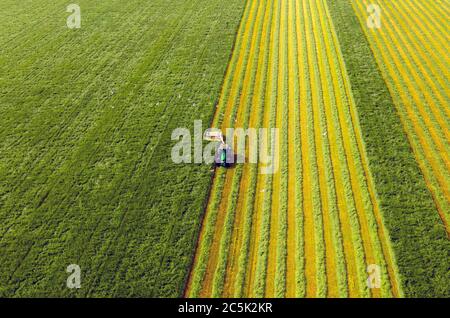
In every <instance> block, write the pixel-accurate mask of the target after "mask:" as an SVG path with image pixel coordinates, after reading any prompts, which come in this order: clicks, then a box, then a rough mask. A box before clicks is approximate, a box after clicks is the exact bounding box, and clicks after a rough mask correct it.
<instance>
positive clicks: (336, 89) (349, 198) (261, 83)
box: [186, 0, 450, 297]
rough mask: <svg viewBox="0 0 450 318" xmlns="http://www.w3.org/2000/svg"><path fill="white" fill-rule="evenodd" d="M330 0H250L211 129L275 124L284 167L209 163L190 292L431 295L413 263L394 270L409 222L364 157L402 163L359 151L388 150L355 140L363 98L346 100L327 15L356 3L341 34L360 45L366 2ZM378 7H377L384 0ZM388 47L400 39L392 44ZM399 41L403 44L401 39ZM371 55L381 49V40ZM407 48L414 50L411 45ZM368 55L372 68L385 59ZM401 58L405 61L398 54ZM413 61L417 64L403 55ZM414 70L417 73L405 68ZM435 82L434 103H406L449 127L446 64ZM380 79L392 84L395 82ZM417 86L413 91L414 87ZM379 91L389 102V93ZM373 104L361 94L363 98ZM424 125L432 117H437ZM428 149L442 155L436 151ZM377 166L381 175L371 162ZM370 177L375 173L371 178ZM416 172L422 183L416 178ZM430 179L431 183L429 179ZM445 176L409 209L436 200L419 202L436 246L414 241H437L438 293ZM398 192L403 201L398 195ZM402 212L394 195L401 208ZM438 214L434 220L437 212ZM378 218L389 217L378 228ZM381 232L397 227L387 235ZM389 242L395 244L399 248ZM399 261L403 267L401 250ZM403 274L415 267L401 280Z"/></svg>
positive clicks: (348, 93)
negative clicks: (371, 279)
mask: <svg viewBox="0 0 450 318" xmlns="http://www.w3.org/2000/svg"><path fill="white" fill-rule="evenodd" d="M330 2H331V1H325V0H323V1H322V0H320V1H316V0H314V1H313V0H291V1H270V0H266V1H249V2H248V3H247V7H246V11H245V15H244V18H243V21H242V22H241V27H240V30H239V33H238V35H237V42H236V47H235V51H234V55H233V57H232V59H231V61H230V65H229V70H228V73H227V75H226V78H225V83H224V87H223V90H222V93H221V97H220V100H219V103H218V106H217V110H216V115H215V117H214V121H213V126H214V127H222V128H223V129H225V128H226V127H230V125H231V126H235V127H245V128H247V127H277V128H279V129H280V131H281V138H280V151H279V162H280V169H279V171H278V172H277V173H275V174H274V175H269V176H267V175H263V174H261V173H258V171H259V170H258V169H259V167H258V165H251V164H247V165H237V166H236V167H235V168H233V169H229V170H228V171H224V170H220V171H218V172H217V174H216V175H215V178H214V180H213V185H212V190H211V193H210V197H209V202H208V206H207V209H206V214H205V219H204V223H203V227H202V230H201V233H200V236H199V245H198V248H197V252H196V255H195V259H194V266H193V268H192V271H191V274H190V278H189V281H188V285H187V288H186V296H188V297H402V296H405V292H406V295H407V296H408V295H433V291H430V290H426V291H425V290H424V289H421V288H426V284H427V283H428V284H430V282H424V281H425V280H426V279H424V278H423V277H420V276H419V275H418V272H417V271H414V270H412V271H411V270H406V269H404V268H403V267H401V268H400V270H399V268H398V266H397V259H399V257H398V256H402V257H403V253H405V252H407V253H409V254H410V255H412V254H414V253H416V252H415V251H414V250H413V249H412V246H408V247H407V249H406V250H404V249H402V247H399V246H398V244H407V242H406V240H408V239H409V237H407V236H404V237H398V235H397V231H398V230H399V229H398V227H399V228H400V229H401V230H404V229H406V228H407V226H408V224H407V223H406V222H405V224H403V225H402V224H400V225H399V224H393V223H392V221H393V218H397V217H399V215H397V214H396V215H394V214H393V212H397V210H398V208H399V206H398V205H397V206H396V205H395V204H393V202H386V200H385V199H386V197H387V196H389V195H390V196H392V193H391V194H386V193H384V192H377V188H376V186H375V184H374V178H373V176H372V171H371V166H373V165H375V166H377V167H379V168H382V169H384V170H385V171H384V173H395V174H397V175H398V171H395V169H396V168H398V167H397V166H396V165H395V163H394V161H393V160H391V161H392V166H391V167H380V166H381V165H380V163H379V162H376V161H374V160H372V161H370V160H369V156H368V152H369V154H370V153H372V154H373V151H374V150H375V151H378V152H380V151H385V150H386V148H385V149H384V150H382V149H379V148H377V147H379V146H380V141H381V140H376V141H372V140H368V141H369V143H368V144H367V145H366V143H365V139H364V135H363V134H362V132H361V125H360V120H359V111H360V110H361V109H363V107H367V105H366V106H361V102H359V103H357V102H355V98H354V95H353V94H354V92H353V89H352V85H353V84H358V83H356V81H355V83H352V82H351V80H350V78H349V76H348V66H347V65H346V60H345V59H344V55H343V53H342V51H341V45H340V42H339V41H340V38H339V37H338V34H337V32H336V30H335V27H334V23H333V22H337V21H336V20H337V19H338V17H335V21H333V18H332V15H331V14H330V10H331V11H332V12H333V14H345V15H347V18H349V17H351V15H354V12H353V9H352V6H351V5H353V6H354V8H355V10H356V9H358V8H359V9H360V10H359V11H357V12H358V16H359V17H360V19H361V21H360V22H361V26H359V25H356V26H355V25H353V26H351V27H353V28H355V27H359V31H360V38H358V37H357V36H356V37H355V32H348V30H347V36H352V37H353V41H357V40H358V39H359V40H360V41H362V42H366V39H365V37H364V33H362V30H364V29H366V27H365V19H366V16H367V14H366V13H365V8H366V7H367V5H368V4H367V3H365V2H363V1H349V2H347V4H346V5H347V6H345V5H342V3H343V2H344V1H342V2H341V4H336V3H330ZM386 2H389V3H391V1H386ZM328 5H330V8H329V7H328ZM379 5H380V6H381V7H382V8H384V3H381V1H380V3H379ZM363 9H364V10H363ZM386 14H388V12H387V13H386ZM353 17H355V16H353ZM339 22H342V21H339ZM391 23H395V22H392V21H391ZM344 24H345V23H342V24H341V27H342V26H343V25H344ZM442 29H444V27H443V28H442ZM387 31H389V32H392V33H393V34H395V35H396V36H401V35H402V33H401V32H398V31H396V29H395V28H393V27H391V28H389V29H388V28H387V26H386V32H387ZM440 31H441V33H445V32H442V30H440ZM368 33H369V32H368ZM371 33H372V35H373V37H376V36H378V35H375V34H376V31H372V32H371ZM381 34H383V33H381ZM342 36H343V35H342V34H341V37H342ZM369 40H371V38H369ZM416 40H417V39H416ZM369 42H370V41H369ZM366 43H367V42H366ZM387 43H390V44H391V45H392V46H395V47H398V45H396V42H394V41H392V40H391V41H388V42H387ZM442 43H443V42H441V44H442ZM370 44H372V43H371V42H370ZM415 44H416V43H415ZM408 45H410V44H406V45H405V49H408V48H409V47H408ZM411 45H412V44H411ZM367 46H368V47H369V43H367ZM380 51H386V50H385V49H384V48H381V49H380ZM365 53H366V56H364V57H365V58H367V59H369V61H370V59H372V60H373V59H374V57H373V56H372V53H371V52H365ZM375 53H377V52H375ZM416 53H417V52H416V51H415V50H410V54H416ZM353 54H354V55H356V54H357V52H353ZM375 56H376V54H375ZM376 57H377V58H376V61H377V62H379V63H380V67H381V68H383V67H384V66H385V65H386V64H387V63H391V61H390V60H389V61H387V60H379V59H378V56H376ZM440 57H441V60H443V62H445V61H446V59H447V57H446V56H443V55H442V56H440ZM422 58H423V57H422ZM396 61H397V62H398V60H396ZM401 61H402V63H406V62H407V61H406V59H404V58H402V59H401ZM428 63H429V64H432V63H433V61H428ZM368 64H369V67H368V68H369V70H370V66H372V67H373V68H377V65H376V64H375V63H372V65H370V63H368ZM409 67H410V68H412V67H413V66H412V65H411V64H409ZM435 68H437V66H435ZM394 69H395V70H398V69H399V67H395V68H394ZM445 70H447V69H446V68H445ZM353 71H358V69H356V67H355V68H353V67H352V65H350V68H349V72H353ZM359 71H360V70H359ZM435 71H436V72H438V71H439V69H435ZM410 72H418V70H417V69H416V68H413V69H412V70H410ZM444 72H445V71H444ZM360 73H361V74H364V73H363V72H360ZM366 73H367V69H366ZM383 75H385V73H383ZM390 75H391V76H392V74H390ZM415 76H416V78H415V79H417V80H418V79H419V78H420V79H421V80H423V77H422V75H421V74H419V75H417V74H415ZM391 78H392V77H389V79H391ZM379 79H381V77H379ZM439 79H440V83H441V84H442V85H443V86H441V87H445V88H446V90H445V89H441V90H439V91H437V94H440V95H438V96H440V97H441V98H445V99H444V100H441V104H437V102H436V104H433V105H431V106H427V105H425V101H423V100H422V101H420V100H416V102H421V103H422V104H423V105H424V106H425V107H432V108H433V109H434V110H436V111H440V112H441V117H440V119H439V120H438V122H441V123H445V124H448V115H446V114H444V113H443V112H445V111H446V107H448V104H449V103H448V95H446V94H448V91H449V90H448V79H449V77H448V73H447V74H445V75H444V76H441V77H440V78H439ZM408 80H411V79H410V78H403V82H402V83H401V84H399V85H405V83H408V85H427V84H428V85H430V84H433V83H432V82H431V83H430V82H426V83H422V82H416V84H410V83H409V82H408ZM381 81H383V80H382V79H381ZM388 84H389V85H388V87H389V89H391V90H392V86H391V83H390V82H388ZM380 85H382V87H377V88H376V89H377V91H382V90H383V87H384V88H385V83H384V82H383V83H381V84H380ZM386 92H387V90H386ZM395 92H399V94H400V95H402V96H403V95H404V94H407V93H408V92H404V91H401V90H395ZM415 92H416V91H414V90H412V91H411V92H410V93H412V94H414V93H415ZM432 92H435V91H432ZM356 93H357V94H358V93H359V92H356ZM366 93H367V92H366ZM426 94H427V93H426ZM442 96H443V97H442ZM385 97H386V99H387V102H388V103H389V102H390V101H391V97H390V95H389V94H387V96H385ZM393 99H394V103H395V105H396V107H401V108H403V105H400V106H399V104H398V103H399V102H398V100H397V97H396V95H395V94H393ZM373 102H374V100H372V101H368V104H370V103H373ZM394 103H392V102H391V103H390V105H388V106H389V107H391V113H390V114H391V116H395V118H394V120H397V128H396V130H395V131H390V132H389V131H388V132H387V134H388V135H394V138H396V139H399V138H400V139H401V138H402V137H404V136H403V132H402V128H401V127H402V125H406V123H405V119H404V118H403V115H400V119H401V120H398V118H397V116H396V114H394V113H392V110H394ZM357 104H358V105H357ZM385 104H386V102H385ZM380 106H381V105H380ZM408 106H409V105H408ZM439 106H441V109H440V110H439ZM411 107H412V106H411ZM420 107H422V105H421V106H420ZM427 113H430V112H429V110H425V111H424V113H417V114H415V116H423V115H425V114H427ZM385 115H386V116H388V115H387V114H386V113H385ZM373 120H375V119H372V122H371V123H367V122H366V121H365V122H364V124H365V125H366V126H367V125H371V126H372V127H373V126H374V125H376V123H374V122H373ZM428 122H430V121H428ZM433 124H434V125H437V124H436V121H433ZM372 127H367V129H371V128H372ZM399 128H400V130H399ZM431 128H433V127H431ZM405 130H406V128H405ZM445 133H447V126H444V129H443V130H440V131H439V132H437V133H436V135H435V136H437V137H438V138H440V139H441V142H442V144H445V143H446V142H447V139H445ZM397 135H398V136H397ZM407 136H408V140H409V139H410V138H412V137H410V134H409V131H408V130H407ZM387 140H389V139H385V141H387ZM403 146H407V143H406V140H405V139H403V140H400V141H399V144H398V145H397V147H398V150H403V149H402V147H403ZM367 147H369V148H370V149H369V151H367V150H366V148H367ZM413 147H414V145H413ZM414 149H415V148H414ZM439 150H440V152H436V154H433V153H427V156H429V158H435V159H436V160H439V159H442V161H441V162H437V163H436V166H437V167H438V168H439V169H440V171H444V170H445V171H446V173H447V174H448V171H449V170H448V167H446V166H445V165H443V163H444V162H445V160H446V158H447V156H448V148H439ZM415 153H416V151H414V154H415ZM401 154H402V155H403V156H404V157H405V158H403V159H404V163H403V164H404V165H405V164H407V162H408V160H410V159H413V155H412V153H411V152H410V151H409V150H407V151H405V152H404V153H401ZM246 155H248V150H247V154H246ZM377 155H383V154H381V153H378V154H377ZM438 155H440V157H436V156H438ZM378 159H381V158H380V157H379V158H378ZM419 159H420V158H418V165H419V166H420V168H422V171H423V169H424V168H423V165H424V164H427V163H428V162H429V161H427V160H426V159H424V160H423V161H420V160H419ZM431 161H432V160H431ZM423 163H424V164H423ZM414 164H415V161H414V163H413V164H412V165H410V168H411V169H417V167H415V166H414ZM374 170H376V172H377V169H374ZM416 171H417V170H416ZM424 173H426V171H424ZM439 176H440V177H442V178H441V179H442V180H443V181H446V180H447V178H446V175H445V174H443V175H439ZM376 177H378V175H377V176H376ZM376 180H378V181H379V182H383V181H381V180H380V179H379V178H376ZM386 180H388V179H387V178H386ZM425 180H428V179H427V178H426V177H425ZM388 181H389V186H394V187H395V186H398V185H399V184H400V183H402V180H400V179H398V180H388ZM411 181H414V179H412V180H411ZM427 185H430V184H429V183H428V182H427ZM442 185H443V186H442V187H441V188H437V190H436V191H437V192H438V194H440V198H441V199H442V200H441V201H437V200H436V199H435V198H436V196H437V194H436V193H434V195H433V200H430V199H431V198H430V197H427V198H424V200H423V201H418V200H417V199H418V198H419V197H417V198H415V199H413V200H414V203H415V204H416V205H421V204H423V206H426V203H431V204H433V203H436V208H434V209H432V210H434V211H429V212H430V213H435V214H433V215H431V219H430V221H431V220H433V221H434V223H435V224H432V226H433V229H435V230H436V232H437V228H436V226H439V224H442V226H441V227H440V228H439V230H440V233H439V235H436V234H437V233H434V234H433V236H434V237H433V238H431V237H430V236H431V235H426V236H427V238H429V239H431V240H432V239H436V237H438V242H426V241H425V242H424V243H419V242H417V243H418V245H426V247H427V248H429V247H431V246H434V248H436V249H435V251H434V252H433V254H437V255H439V253H442V254H441V255H439V256H438V259H435V260H433V261H431V263H428V266H429V268H430V269H431V268H433V265H434V264H433V263H436V264H437V265H436V267H435V268H434V269H435V270H436V273H438V275H442V276H441V277H438V279H436V280H435V281H434V283H435V284H436V285H437V286H436V290H435V291H434V293H436V294H441V293H442V294H447V295H448V285H447V286H446V284H447V283H448V282H449V274H448V264H449V261H450V259H449V257H448V256H449V251H450V249H449V242H448V240H447V238H446V236H445V229H446V221H445V213H447V214H448V212H449V211H448V205H445V204H446V202H447V203H448V199H449V196H448V195H446V192H445V191H447V187H446V186H445V183H444V184H442ZM408 186H410V184H408ZM439 189H440V190H439ZM399 190H400V188H399ZM410 190H412V193H410V194H409V196H410V195H411V194H412V195H414V194H418V193H419V192H421V191H425V192H427V190H426V189H424V183H423V184H421V185H420V183H419V186H417V185H413V186H410ZM439 191H440V192H439ZM399 193H400V191H399ZM422 197H423V195H422ZM405 199H408V197H407V196H406V195H405ZM430 201H431V202H430ZM440 202H442V205H440ZM397 203H398V202H397ZM408 203H409V202H408ZM409 208H410V206H408V205H404V209H405V210H407V209H409ZM427 208H428V207H427ZM405 210H403V212H404V211H405ZM436 211H439V212H440V215H441V216H443V218H442V220H440V219H439V218H438V215H437V213H436ZM391 212H392V214H390V213H391ZM386 213H388V214H387V215H386ZM412 214H413V215H412V216H413V217H414V218H415V221H416V222H417V221H418V220H420V218H421V217H422V216H421V215H420V214H422V211H420V212H419V211H414V212H413V213H412ZM386 216H387V217H386ZM386 219H387V220H386ZM424 221H425V220H424ZM385 222H387V223H388V224H389V225H390V226H389V227H386V225H385ZM409 225H410V224H409ZM427 225H430V224H429V223H428V224H427ZM430 230H431V229H430ZM391 231H392V232H394V233H393V234H394V235H392V236H391V235H390V232H391ZM416 234H419V231H417V232H415V231H414V230H413V231H411V233H410V235H411V236H414V235H416ZM420 234H422V233H420ZM391 237H395V238H396V240H395V241H394V240H392V239H391ZM417 238H418V237H415V239H416V240H417ZM422 238H424V237H422ZM397 239H398V241H397ZM393 247H394V249H393ZM395 247H397V250H399V254H396V253H395V252H396V249H395ZM416 247H417V245H416ZM396 256H397V257H396ZM399 261H400V262H401V265H402V266H404V259H403V258H401V259H399ZM427 261H430V260H425V259H422V260H421V259H420V258H419V260H418V261H417V259H416V260H415V261H414V262H411V263H410V264H414V265H415V266H416V265H417V266H427V264H426V262H427ZM421 262H423V263H421ZM371 264H376V265H378V266H380V268H381V282H382V285H381V286H380V288H377V289H369V288H368V285H367V283H366V279H367V270H368V268H370V266H371ZM430 265H431V266H430ZM368 266H369V267H368ZM419 268H420V267H419ZM422 268H423V267H422ZM402 270H404V271H402ZM406 272H408V275H409V274H411V275H413V277H409V276H407V275H406ZM411 272H412V273H411ZM416 284H417V285H420V288H419V287H418V286H416V287H418V288H417V290H414V287H412V285H416ZM428 287H429V286H428ZM404 289H406V291H404Z"/></svg>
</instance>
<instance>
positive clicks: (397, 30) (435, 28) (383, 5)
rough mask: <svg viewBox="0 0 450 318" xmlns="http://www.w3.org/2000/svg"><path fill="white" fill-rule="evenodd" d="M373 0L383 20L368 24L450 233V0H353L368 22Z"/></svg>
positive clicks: (360, 17)
mask: <svg viewBox="0 0 450 318" xmlns="http://www.w3.org/2000/svg"><path fill="white" fill-rule="evenodd" d="M369 2H370V3H373V4H377V5H379V6H380V9H381V21H382V25H381V28H380V29H373V30H370V29H368V28H363V29H364V30H365V31H366V35H367V37H368V39H369V42H370V44H371V46H372V51H373V53H374V55H375V58H376V59H377V61H378V64H379V66H380V69H381V70H382V72H383V75H384V78H385V81H386V83H387V84H388V87H389V89H390V91H391V95H392V96H393V98H394V102H395V104H396V106H397V110H398V112H399V114H400V116H401V119H402V122H403V126H404V129H405V131H406V133H407V135H408V139H409V141H410V144H411V146H412V148H413V151H414V154H415V156H416V159H417V161H418V163H419V166H420V168H421V169H422V172H423V174H424V177H425V180H426V182H427V185H428V187H429V189H430V191H431V193H432V195H433V198H434V201H435V203H436V206H437V208H438V211H439V214H440V217H441V219H442V220H443V222H444V225H445V227H446V230H447V233H448V234H449V235H450V205H449V202H450V190H449V189H450V160H449V153H450V145H449V141H450V132H449V131H450V130H449V128H450V107H449V105H450V82H449V79H450V73H449V67H450V57H449V54H448V43H449V41H450V36H449V34H448V30H449V29H450V22H449V19H448V18H447V17H448V14H449V10H448V8H449V6H450V1H448V0H437V1H420V0H410V1H391V0H378V1H366V0H352V4H353V6H354V9H355V11H356V13H357V15H358V17H359V19H360V21H361V23H362V24H365V23H366V16H367V14H366V8H367V5H368V4H369Z"/></svg>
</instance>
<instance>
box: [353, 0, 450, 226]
mask: <svg viewBox="0 0 450 318" xmlns="http://www.w3.org/2000/svg"><path fill="white" fill-rule="evenodd" d="M352 3H353V4H354V6H355V10H356V12H357V13H358V16H359V17H360V19H363V10H364V6H363V5H362V4H363V3H366V2H365V1H352ZM388 9H392V8H391V7H387V8H385V10H388ZM361 21H362V20H361ZM391 31H392V30H387V31H383V32H379V33H376V32H367V35H368V38H369V39H370V41H372V43H373V45H374V48H375V50H374V52H375V57H376V58H377V60H378V63H379V65H380V67H381V69H382V71H383V72H384V74H385V78H389V80H388V81H387V83H388V86H389V88H390V90H391V91H392V92H393V96H394V100H395V102H396V106H397V108H398V110H399V113H400V114H401V118H402V122H403V125H404V127H405V129H406V131H407V135H408V138H409V140H410V143H411V145H412V146H413V151H414V153H415V155H416V157H417V158H418V163H419V166H420V167H421V169H422V171H423V173H424V177H425V179H426V181H427V184H428V187H429V189H430V191H431V193H432V195H433V197H434V200H435V202H436V205H437V207H438V212H439V215H440V217H441V219H442V221H443V223H444V226H445V228H446V231H447V233H450V228H449V222H450V212H449V200H450V193H449V190H448V189H449V185H450V172H449V170H448V167H449V158H448V153H449V147H448V140H447V138H445V137H444V134H443V133H440V132H436V131H435V128H434V127H436V126H435V124H434V123H435V122H436V120H435V119H436V118H439V119H438V122H441V126H442V125H445V127H448V125H449V120H450V119H449V117H448V116H445V115H441V114H437V113H434V117H430V116H429V115H428V114H429V113H430V111H429V110H428V109H427V108H428V107H430V109H431V110H432V111H431V113H432V114H433V109H444V110H446V109H447V111H448V107H446V106H445V105H448V104H449V101H448V99H447V102H444V103H442V102H441V103H439V104H438V103H437V102H435V101H434V100H431V99H430V98H428V99H427V100H424V99H422V98H421V97H420V96H419V95H418V94H417V90H416V89H415V88H414V85H416V84H417V85H420V87H421V91H422V92H423V93H424V94H425V97H426V96H429V93H428V91H432V88H431V87H430V88H427V86H426V85H427V83H426V82H424V81H423V76H421V74H416V72H417V71H416V69H415V68H414V67H413V66H412V65H411V64H408V63H407V62H408V60H407V58H406V57H405V56H406V52H404V51H403V50H402V49H401V48H400V49H398V50H399V53H396V51H395V50H396V49H395V48H394V47H392V45H393V44H392V42H394V43H395V41H387V40H386V36H385V34H384V33H385V32H386V33H387V34H390V36H391V37H394V35H393V34H392V32H391ZM400 54H401V56H402V58H399V57H398V55H400ZM423 58H426V57H425V56H423ZM396 69H399V70H400V72H397V71H396ZM399 74H400V75H399ZM409 75H411V76H413V77H414V79H415V81H414V82H411V80H410V77H409ZM387 76H389V77H387ZM405 86H406V89H405ZM447 90H448V89H447ZM411 100H412V102H411ZM440 105H444V107H441V106H440ZM417 123H419V124H417ZM446 130H448V129H446V128H443V131H446Z"/></svg>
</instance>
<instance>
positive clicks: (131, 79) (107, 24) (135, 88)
mask: <svg viewBox="0 0 450 318" xmlns="http://www.w3.org/2000/svg"><path fill="white" fill-rule="evenodd" d="M78 4H79V5H80V7H81V9H82V11H81V16H82V26H81V28H80V29H76V30H71V29H68V28H67V27H66V19H67V17H68V16H69V14H70V13H66V6H67V3H66V2H65V1H52V2H48V1H43V0H41V1H24V2H16V1H9V0H8V1H6V3H5V2H3V3H2V6H3V7H4V9H2V11H1V13H0V29H1V30H2V31H1V33H0V43H1V44H0V46H1V55H0V58H1V63H0V74H1V75H0V251H1V252H0V295H1V296H75V295H76V296H177V295H180V294H181V293H182V290H183V285H184V280H185V279H186V275H187V273H188V270H189V266H190V263H191V258H192V256H191V255H192V253H193V249H194V247H195V240H196V237H197V233H198V228H199V224H200V222H201V215H202V212H203V206H204V204H205V202H204V201H205V198H206V193H207V191H208V188H209V182H210V178H211V175H210V172H209V170H210V168H209V167H207V166H205V165H186V166H181V165H175V164H173V163H172V161H171V160H170V148H171V147H172V141H171V139H170V135H171V132H172V130H173V129H174V128H176V127H191V126H192V125H193V121H194V119H202V120H203V121H204V122H205V125H208V123H209V122H210V119H211V116H212V114H213V110H214V103H215V101H216V97H217V96H218V93H219V89H220V85H221V82H222V79H223V75H224V72H225V69H226V66H227V61H228V59H229V55H230V54H231V50H232V45H233V41H234V37H235V32H236V29H237V26H238V23H239V20H240V18H241V15H242V9H243V5H244V4H243V3H242V1H240V0H231V1H222V0H212V1H199V0H194V1H192V0H173V1H166V0H152V1H142V0H130V1H126V2H123V1H116V0H113V1H110V0H108V1H104V2H102V3H98V2H95V3H94V2H91V1H79V2H78ZM205 128H206V127H205ZM72 263H75V264H79V265H80V267H81V270H82V274H83V280H82V284H83V288H82V289H80V290H75V291H74V290H69V289H67V288H66V279H67V276H68V274H67V273H66V267H67V266H68V265H69V264H72Z"/></svg>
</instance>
